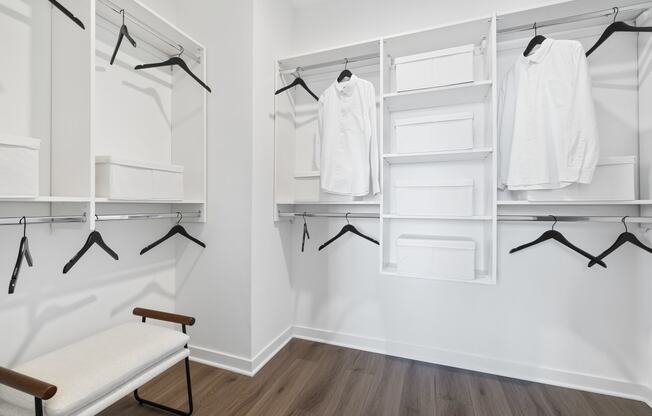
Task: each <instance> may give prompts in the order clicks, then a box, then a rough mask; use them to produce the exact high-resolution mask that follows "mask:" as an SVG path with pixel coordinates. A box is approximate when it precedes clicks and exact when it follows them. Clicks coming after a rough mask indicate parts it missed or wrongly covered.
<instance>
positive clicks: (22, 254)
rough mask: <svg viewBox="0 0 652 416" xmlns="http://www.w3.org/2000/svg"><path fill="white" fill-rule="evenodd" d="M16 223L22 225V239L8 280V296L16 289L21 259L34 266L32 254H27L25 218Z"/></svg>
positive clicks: (27, 243)
mask: <svg viewBox="0 0 652 416" xmlns="http://www.w3.org/2000/svg"><path fill="white" fill-rule="evenodd" d="M18 223H19V224H20V223H22V224H23V238H21V239H20V246H18V258H17V259H16V265H15V266H14V271H13V273H11V279H10V280H9V294H10V295H11V294H12V293H14V290H15V289H16V282H17V281H18V274H19V273H20V266H22V264H23V258H25V260H27V264H28V265H29V267H32V266H33V265H34V262H33V261H32V254H31V253H30V252H29V242H28V241H27V218H25V217H23V218H21V219H20V221H19V222H18Z"/></svg>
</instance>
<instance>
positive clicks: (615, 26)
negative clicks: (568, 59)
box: [586, 7, 652, 56]
mask: <svg viewBox="0 0 652 416" xmlns="http://www.w3.org/2000/svg"><path fill="white" fill-rule="evenodd" d="M617 17H618V7H614V21H613V23H612V24H610V25H609V26H607V28H606V29H605V31H604V32H603V33H602V36H600V39H598V41H597V42H596V43H595V45H593V46H592V47H591V49H589V51H588V52H587V53H586V56H590V55H591V54H592V53H593V52H594V51H595V50H596V49H598V48H599V47H600V45H602V44H603V43H604V42H605V41H606V40H607V39H609V38H610V37H611V35H613V34H614V33H616V32H652V27H649V26H648V27H636V26H631V25H628V24H627V23H625V22H616V18H617Z"/></svg>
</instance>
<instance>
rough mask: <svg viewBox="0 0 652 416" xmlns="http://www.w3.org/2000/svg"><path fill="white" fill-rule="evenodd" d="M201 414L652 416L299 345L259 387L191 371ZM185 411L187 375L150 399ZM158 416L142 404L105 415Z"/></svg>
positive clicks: (178, 375) (491, 379)
mask: <svg viewBox="0 0 652 416" xmlns="http://www.w3.org/2000/svg"><path fill="white" fill-rule="evenodd" d="M191 372H192V382H193V390H194V398H195V413H194V414H195V415H198V416H203V415H206V416H216V415H224V416H227V415H228V416H230V415H238V416H281V415H288V416H289V415H292V416H303V415H338V416H343V415H373V416H394V415H406V416H407V415H410V416H417V415H428V416H537V415H552V416H565V415H568V416H652V409H650V408H649V407H647V406H646V405H645V404H643V403H640V402H636V401H632V400H625V399H619V398H615V397H609V396H603V395H599V394H593V393H586V392H580V391H577V390H571V389H564V388H560V387H554V386H547V385H543V384H536V383H530V382H525V381H520V380H514V379H508V378H504V377H498V376H493V375H488V374H481V373H475V372H471V371H465V370H458V369H454V368H449V367H442V366H437V365H433V364H426V363H421V362H416V361H412V360H405V359H401V358H394V357H387V356H384V355H380V354H371V353H367V352H362V351H357V350H352V349H347V348H341V347H335V346H330V345H325V344H319V343H314V342H308V341H302V340H296V339H295V340H292V341H291V342H290V343H289V344H288V345H287V346H286V347H285V348H284V349H283V350H282V351H281V352H280V353H279V354H278V355H277V356H276V357H274V359H272V360H271V361H270V362H269V363H268V364H267V365H266V366H265V367H264V368H263V369H262V370H261V371H260V372H259V373H258V374H257V375H256V377H254V378H250V377H246V376H241V375H238V374H234V373H230V372H228V371H224V370H219V369H216V368H212V367H208V366H205V365H201V364H197V363H191ZM140 392H141V395H142V396H143V397H144V398H147V399H150V400H154V401H159V402H163V403H164V404H166V405H168V406H172V407H175V408H182V409H185V406H186V392H185V377H184V374H183V367H182V366H181V365H178V366H176V367H175V368H174V369H172V370H170V371H169V372H167V373H166V374H163V375H161V376H160V377H158V378H157V379H156V380H154V381H153V382H152V383H150V384H148V385H147V386H145V387H144V388H142V389H141V390H140ZM114 415H115V416H118V415H120V416H124V415H129V416H149V415H161V413H160V412H158V411H155V410H152V409H148V408H145V407H141V406H139V405H138V404H137V403H136V402H135V401H134V399H133V397H132V396H129V397H126V398H124V399H123V400H121V401H120V402H118V403H116V404H115V405H114V406H112V407H111V408H110V409H107V410H106V411H104V412H103V413H101V416H114Z"/></svg>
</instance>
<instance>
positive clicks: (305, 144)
mask: <svg viewBox="0 0 652 416" xmlns="http://www.w3.org/2000/svg"><path fill="white" fill-rule="evenodd" d="M621 3H623V6H629V5H632V7H631V9H626V10H623V11H622V13H621V14H620V15H619V19H622V20H634V19H643V18H645V19H649V16H647V15H645V16H641V15H640V13H641V11H642V9H641V7H634V6H636V5H635V4H634V1H633V0H632V1H629V0H628V1H626V2H621ZM625 3H626V4H625ZM603 6H604V4H603V5H602V6H600V5H596V4H595V2H592V1H590V0H578V1H576V2H574V4H573V6H572V7H570V8H567V7H565V6H564V5H550V6H545V7H541V8H535V9H529V10H525V11H521V12H516V13H512V14H508V15H504V16H500V17H496V16H488V17H486V18H481V19H475V20H470V21H464V22H459V23H456V24H451V25H446V26H440V27H434V28H428V29H424V30H418V31H413V32H408V33H403V34H398V35H394V36H387V37H382V38H379V39H374V40H371V41H368V42H364V43H359V44H351V45H344V46H341V47H338V48H333V49H329V50H323V51H317V52H314V53H309V54H305V55H301V56H295V57H290V58H286V59H281V60H279V61H278V62H277V65H276V68H275V71H276V74H277V75H278V74H280V75H278V82H277V87H279V88H280V87H281V86H283V85H286V84H287V83H289V82H291V81H292V79H293V77H292V75H291V72H292V70H293V69H294V68H297V67H302V68H305V69H306V70H305V71H304V72H302V77H303V78H304V79H306V81H307V82H308V85H310V86H311V87H313V88H314V91H315V92H316V93H317V94H320V93H321V92H322V91H323V90H324V89H325V88H326V87H327V86H328V85H329V84H330V83H331V82H332V81H333V80H334V79H335V77H336V76H337V74H339V72H340V71H341V69H342V68H343V62H344V60H345V58H349V59H351V58H356V57H361V56H367V57H369V56H372V57H378V58H374V59H372V60H371V61H369V60H365V61H364V62H358V63H352V64H349V68H351V69H352V70H353V72H354V73H356V74H358V75H359V76H361V77H363V78H366V79H369V80H371V81H372V82H373V83H374V84H375V85H376V90H377V93H378V109H379V111H378V115H379V124H380V128H379V136H380V137H379V140H380V149H381V150H380V154H381V155H382V156H381V185H382V190H383V192H382V195H381V196H380V198H371V197H368V198H363V199H359V198H356V199H350V198H348V199H347V198H338V197H334V196H329V195H325V194H323V193H321V192H319V172H318V171H317V170H316V167H315V166H314V165H313V164H312V154H313V150H314V148H313V139H314V133H315V131H316V115H317V105H316V104H315V102H314V101H313V100H312V99H311V98H309V96H308V95H307V94H306V93H305V92H304V91H302V90H301V89H297V90H295V91H291V92H290V93H289V94H284V95H280V96H277V99H276V127H275V128H276V131H275V140H276V142H275V152H276V153H275V160H276V168H275V204H274V215H275V219H276V220H278V219H279V217H278V213H279V212H302V211H304V210H307V209H309V208H311V206H313V208H314V207H315V206H328V209H329V210H331V211H332V210H335V209H336V207H338V206H340V207H342V208H343V209H340V210H339V211H340V212H342V211H344V212H345V211H346V210H349V209H350V210H353V209H355V206H356V205H362V206H365V205H367V206H374V207H375V206H378V209H379V216H380V226H381V236H380V240H381V256H380V258H381V260H380V270H381V273H382V274H383V275H386V276H400V277H415V278H425V279H433V280H443V281H447V280H452V281H457V280H455V279H449V278H448V277H447V276H441V275H435V276H428V275H426V276H422V275H416V274H409V273H408V274H405V273H400V272H399V271H398V270H399V268H398V267H397V261H398V260H397V247H396V241H397V239H398V238H399V237H400V236H401V235H405V234H422V235H430V236H451V237H461V238H466V239H471V240H473V241H475V243H476V247H477V250H476V260H475V263H476V264H475V270H476V278H475V279H474V280H471V281H469V283H478V284H495V283H496V282H497V251H496V250H497V233H498V222H497V219H498V213H499V210H500V211H501V212H506V213H514V212H518V213H520V214H524V215H527V214H528V213H533V214H534V213H536V214H537V215H546V214H547V213H550V214H555V213H563V214H562V215H564V214H565V215H568V214H573V215H583V214H586V212H587V211H591V212H603V211H604V212H608V213H610V215H613V214H614V213H621V212H622V213H624V215H631V214H632V213H635V212H634V211H638V212H639V213H640V214H643V213H649V212H652V211H651V210H652V200H650V199H649V197H650V194H651V192H652V191H650V185H649V175H647V173H646V172H644V173H643V174H641V173H640V169H643V170H645V169H646V166H649V165H650V163H651V160H650V156H649V153H650V152H648V151H647V150H649V146H648V144H647V143H648V142H649V140H643V138H644V137H643V136H642V135H644V134H645V133H644V131H643V130H641V125H640V123H641V121H640V120H639V119H638V118H637V114H638V109H639V107H640V108H641V109H643V108H649V106H650V104H649V102H648V101H649V100H648V99H646V98H645V97H643V96H642V95H641V91H635V90H634V89H631V88H627V89H617V88H609V87H605V86H604V85H601V84H599V83H598V84H596V85H594V96H595V99H596V101H597V105H596V107H597V108H598V123H599V129H600V136H601V138H602V146H601V147H602V149H603V151H602V154H603V155H604V156H623V155H637V156H638V158H639V159H638V160H639V162H638V163H639V166H638V167H639V175H638V180H639V182H640V183H639V184H638V185H639V188H640V189H639V193H638V194H639V196H638V198H640V199H637V200H632V201H557V202H531V201H527V200H519V199H521V198H520V197H519V195H515V194H510V193H505V192H502V191H501V192H499V191H497V185H498V178H497V177H498V152H499V147H498V137H497V136H498V127H497V119H498V117H497V111H498V109H497V101H498V93H497V92H498V90H499V87H500V82H501V81H502V79H503V77H504V75H505V73H506V71H507V70H508V69H509V68H510V67H511V66H512V65H513V63H514V62H515V59H517V57H518V55H519V54H521V53H522V51H523V49H524V48H525V45H526V44H527V43H528V41H529V40H530V38H531V37H532V32H531V31H528V30H527V28H529V27H531V26H532V24H533V22H535V21H549V20H551V19H552V20H555V19H560V18H565V17H568V16H569V15H575V14H582V13H581V12H582V11H584V10H595V9H596V8H598V9H601V8H604V7H603ZM611 19H613V16H608V15H605V14H603V13H597V14H596V15H595V18H591V19H584V18H582V19H579V20H578V21H573V22H572V23H570V24H567V25H561V26H558V25H553V26H550V27H546V28H545V29H543V30H540V33H543V34H545V35H547V36H549V37H552V38H555V37H557V38H564V39H579V40H581V41H583V42H585V43H587V42H592V41H594V40H595V39H596V38H597V37H598V36H599V35H600V33H602V30H603V29H604V27H605V26H606V25H608V24H609V23H610V22H611ZM641 23H646V22H645V21H643V22H641ZM508 28H509V29H513V28H519V30H517V31H514V32H510V33H506V34H501V32H502V31H504V30H505V29H508ZM521 28H522V30H521ZM639 43H640V42H639ZM469 44H473V45H475V50H474V61H475V71H476V73H475V77H474V81H473V82H468V83H464V84H458V85H449V86H443V87H437V88H426V89H419V90H412V91H397V88H396V79H395V77H396V72H395V58H399V57H405V56H409V55H414V54H422V53H427V52H431V51H436V50H442V49H447V48H454V47H458V46H462V45H469ZM585 46H590V45H585ZM641 47H645V45H638V49H640V48H641ZM603 49H606V50H605V51H603V52H602V53H599V54H595V56H592V57H591V59H590V61H589V64H590V67H591V71H592V72H593V71H595V72H596V73H601V74H607V73H609V74H610V73H612V72H613V71H614V68H615V67H614V64H618V65H619V66H618V68H619V70H618V71H619V72H618V73H619V75H618V76H619V77H620V78H618V82H626V84H627V85H635V84H638V85H639V90H641V89H646V91H647V90H649V89H650V87H649V85H650V83H649V82H647V81H646V79H645V78H644V77H643V78H640V74H641V73H644V71H642V70H641V68H640V62H639V61H640V59H638V58H639V57H638V56H637V54H638V53H640V52H638V50H637V45H636V44H635V42H632V40H631V39H625V38H624V37H620V38H618V39H615V38H613V39H610V43H609V45H607V44H605V46H603ZM609 50H610V51H609ZM329 62H330V63H331V64H332V65H330V66H327V67H326V68H323V67H321V68H320V70H318V71H317V70H315V71H312V69H311V68H315V67H314V65H317V66H320V65H322V64H324V63H329ZM637 74H639V75H637ZM622 77H625V78H622ZM627 77H630V78H631V79H630V78H627ZM621 78H622V79H621ZM468 113H473V119H472V120H473V121H472V122H473V146H472V147H471V148H466V147H463V146H460V147H463V148H462V149H461V150H449V151H424V152H410V153H407V152H399V151H398V146H397V140H398V139H397V134H396V129H395V127H394V122H395V121H396V120H402V119H413V120H414V119H427V118H428V117H434V118H441V119H446V117H447V116H448V117H449V119H452V118H451V117H452V115H454V114H455V115H460V114H468ZM408 124H409V123H408ZM403 125H405V123H403ZM613 137H618V146H617V147H616V146H614V145H613V143H610V142H608V140H611V139H610V138H613ZM639 137H641V138H640V139H639ZM624 149H627V150H626V151H627V152H629V153H623V151H625V150H624ZM429 180H431V181H433V182H434V181H438V180H444V181H451V180H452V181H455V180H457V181H460V180H466V181H467V182H468V180H472V183H473V186H474V191H473V212H472V215H469V216H466V217H461V216H455V215H415V214H412V215H407V214H406V213H401V212H400V211H398V210H397V209H396V207H397V203H396V198H397V195H396V194H397V192H396V184H397V183H398V182H401V183H404V182H409V181H411V182H415V181H429Z"/></svg>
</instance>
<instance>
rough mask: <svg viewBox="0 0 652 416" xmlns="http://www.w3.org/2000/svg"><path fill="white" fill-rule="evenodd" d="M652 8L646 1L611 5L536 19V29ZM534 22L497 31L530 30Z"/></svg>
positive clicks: (500, 32) (501, 32) (651, 4)
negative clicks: (585, 11)
mask: <svg viewBox="0 0 652 416" xmlns="http://www.w3.org/2000/svg"><path fill="white" fill-rule="evenodd" d="M649 8H652V3H651V2H647V3H639V4H632V5H630V6H623V7H618V8H616V7H612V8H609V9H604V10H598V11H595V12H589V13H582V14H576V15H573V16H567V17H562V18H559V19H550V20H543V21H537V22H536V25H537V27H536V28H537V29H542V28H545V27H550V26H558V25H563V24H567V23H575V22H582V21H585V20H591V19H598V18H600V17H608V16H613V15H615V14H616V10H617V11H618V12H627V11H632V10H634V11H639V10H640V11H644V10H646V9H649ZM534 24H535V22H532V24H529V25H520V26H514V27H508V28H504V29H500V30H499V31H498V33H499V34H503V33H512V32H524V31H530V30H533V29H534Z"/></svg>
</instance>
